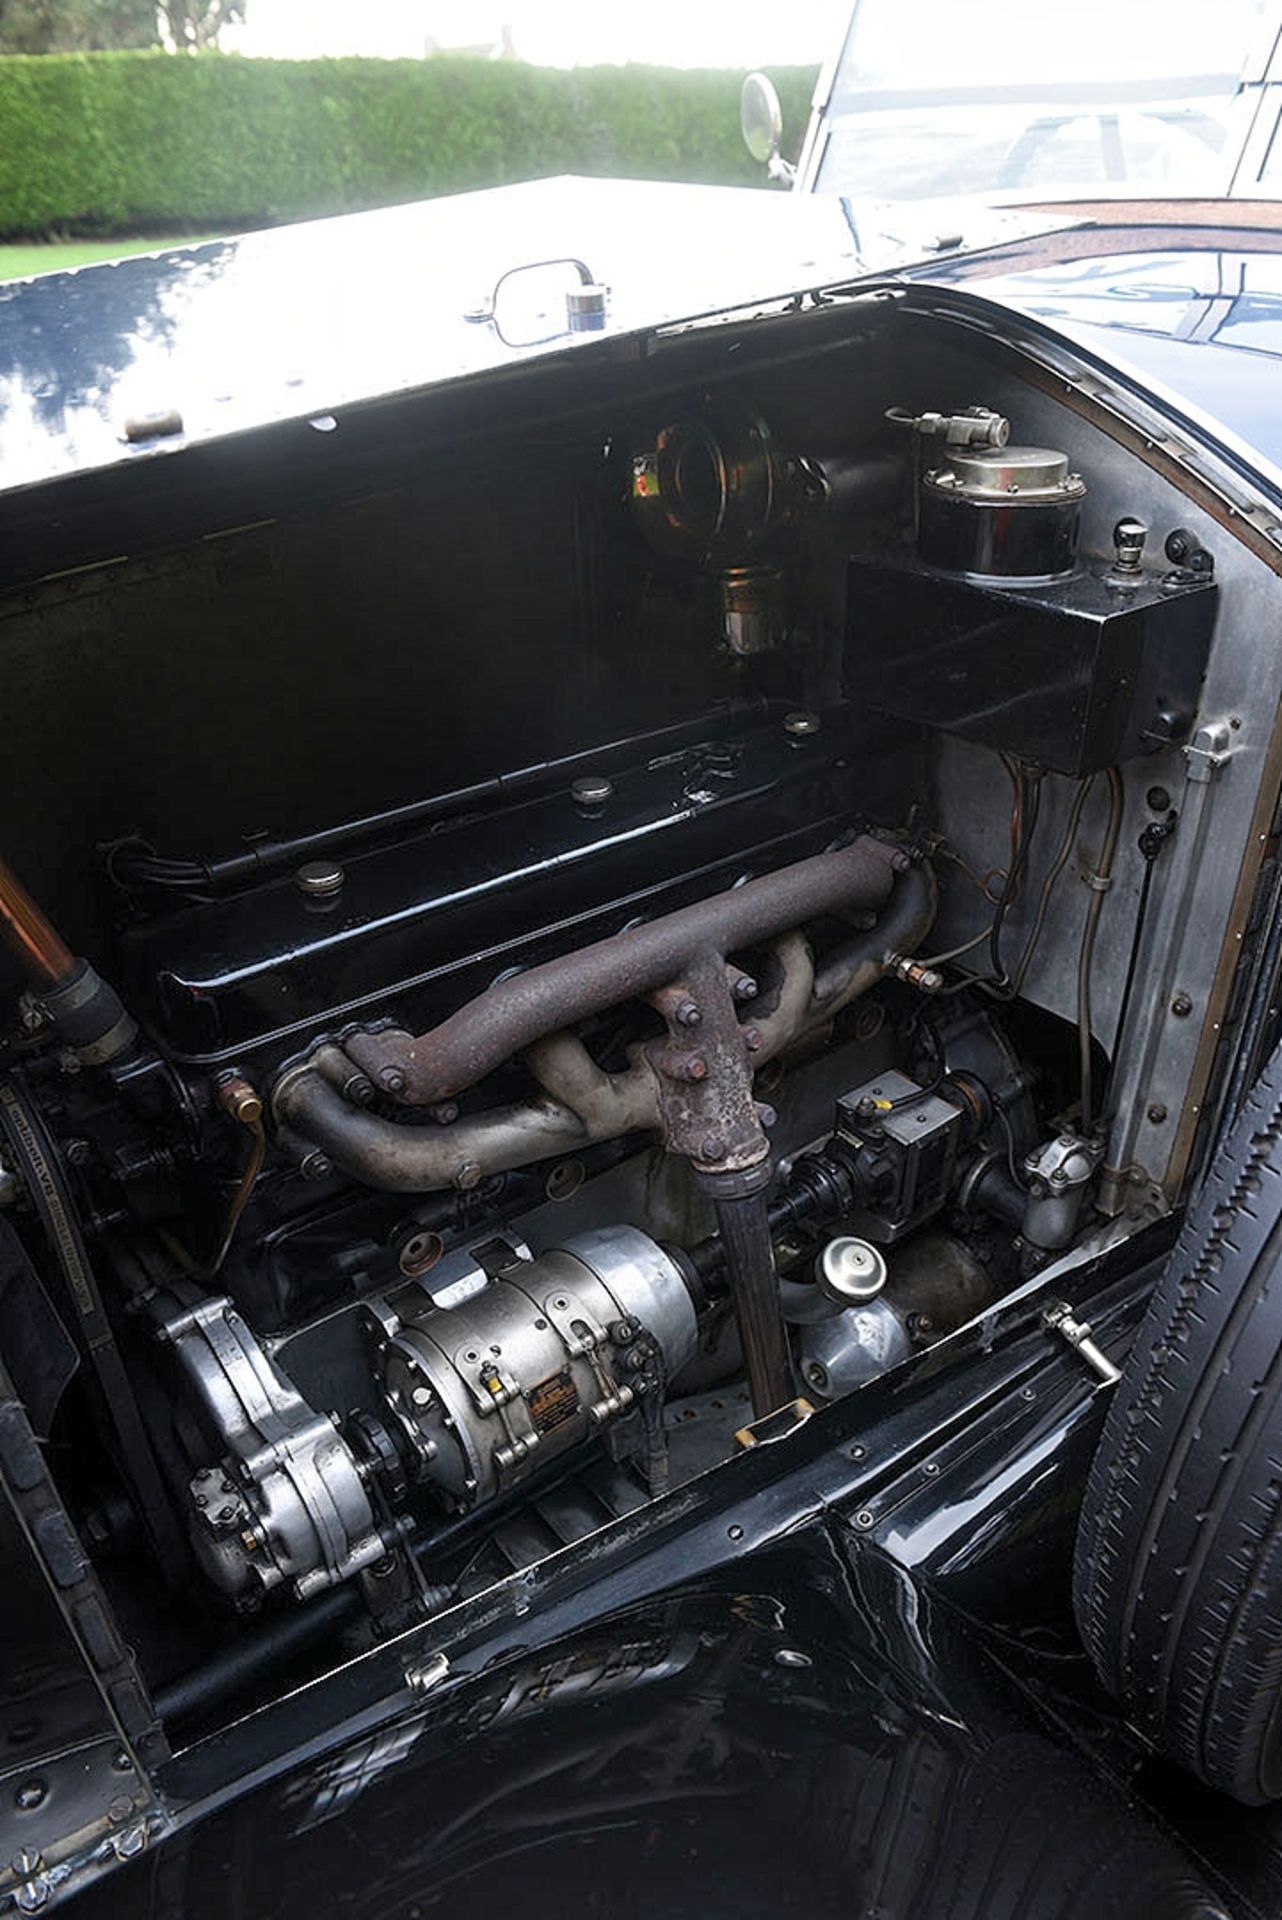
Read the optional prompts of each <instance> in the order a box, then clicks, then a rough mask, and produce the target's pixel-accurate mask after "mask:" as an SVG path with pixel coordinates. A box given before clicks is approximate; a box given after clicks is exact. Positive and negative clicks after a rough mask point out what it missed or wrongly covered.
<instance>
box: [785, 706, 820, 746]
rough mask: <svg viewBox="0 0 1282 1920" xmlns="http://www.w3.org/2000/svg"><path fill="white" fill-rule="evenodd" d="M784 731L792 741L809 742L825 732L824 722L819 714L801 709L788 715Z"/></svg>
mask: <svg viewBox="0 0 1282 1920" xmlns="http://www.w3.org/2000/svg"><path fill="white" fill-rule="evenodd" d="M783 730H784V732H785V733H786V734H787V736H788V738H789V739H790V740H809V739H812V738H813V737H814V735H815V734H817V733H822V731H823V721H822V720H821V719H820V718H819V715H818V714H817V713H811V712H810V711H809V710H808V709H807V708H804V707H799V708H798V709H797V711H796V712H795V713H786V714H785V715H784V718H783Z"/></svg>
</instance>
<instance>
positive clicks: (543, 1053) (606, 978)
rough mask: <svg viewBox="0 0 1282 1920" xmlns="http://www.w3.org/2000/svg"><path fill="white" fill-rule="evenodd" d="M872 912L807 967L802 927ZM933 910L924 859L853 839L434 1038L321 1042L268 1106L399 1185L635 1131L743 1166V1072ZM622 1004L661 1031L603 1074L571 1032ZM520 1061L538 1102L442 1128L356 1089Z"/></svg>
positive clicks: (469, 1174)
mask: <svg viewBox="0 0 1282 1920" xmlns="http://www.w3.org/2000/svg"><path fill="white" fill-rule="evenodd" d="M887 903H889V904H887ZM879 909H884V911H882V912H881V913H880V915H879V918H878V922H877V925H876V927H875V928H874V930H873V931H872V932H871V933H866V934H859V935H856V936H854V937H853V938H852V939H851V940H850V941H849V942H847V943H845V944H844V945H843V946H842V947H841V948H840V949H839V950H838V951H837V952H836V953H835V954H833V955H831V956H830V957H829V958H828V960H827V961H826V962H825V964H824V966H823V968H822V970H821V971H820V973H819V974H818V975H817V976H816V973H815V969H814V963H813V960H812V958H811V954H810V948H809V945H808V943H807V942H806V941H805V940H804V938H803V937H802V936H801V935H800V934H799V933H798V932H797V931H796V929H797V928H798V927H799V926H800V925H801V923H803V922H804V921H807V920H811V919H814V918H816V917H817V916H819V915H821V914H843V913H844V914H869V913H876V912H878V910H879ZM934 911H935V886H934V880H933V876H932V875H931V873H930V870H929V868H928V867H926V866H916V867H914V866H913V864H912V862H911V861H910V859H909V857H908V855H907V854H906V853H904V852H903V850H902V849H900V848H898V847H893V846H890V845H887V844H886V843H885V842H884V841H880V840H874V839H871V838H869V837H867V836H864V837H863V838H861V839H859V840H857V841H855V843H854V844H853V845H852V846H849V847H844V848H842V849H840V850H839V851H837V852H834V853H824V854H819V855H818V856H816V857H815V858H814V859H811V860H802V861H800V862H798V863H797V864H796V865H794V866H791V867H784V868H781V869H780V870H779V871H778V872H777V873H772V874H766V875H765V876H764V877H763V878H761V879H759V880H751V881H748V882H747V883H746V884H745V885H744V886H741V887H735V888H732V889H730V890H729V891H728V892H725V893H720V894H716V895H714V896H713V898H712V899H710V900H705V901H699V902H698V903H696V904H695V905H694V906H690V907H683V908H682V909H681V910H680V911H679V912H676V913H671V914H667V915H665V916H664V918H662V919H660V920H655V921H651V922H650V923H649V924H648V925H645V926H640V927H633V928H630V929H628V931H626V932H624V933H618V934H614V935H612V936H611V937H610V938H609V939H607V940H600V941H597V942H596V943H595V944H594V945H592V946H589V947H584V948H581V949H580V950H579V951H578V952H577V953H569V954H565V955H563V956H561V957H560V958H558V959H556V960H549V961H546V962H544V963H543V964H542V965H541V966H537V967H531V968H530V969H529V970H528V971H527V972H525V973H519V974H514V975H512V976H510V977H509V978H507V979H505V980H500V981H498V982H496V984H495V985H494V986H492V987H490V988H489V989H488V990H487V991H486V992H485V993H482V994H479V995H478V996H477V997H476V999H474V1000H470V1001H469V1002H468V1003H467V1005H466V1006H464V1007H461V1008H460V1009H459V1011H458V1012H457V1013H455V1014H452V1015H451V1016H450V1018H449V1019H448V1020H445V1021H443V1022H442V1023H441V1025H440V1026H438V1027H435V1028H433V1029H432V1031H431V1032H430V1033H425V1034H419V1035H417V1036H416V1035H413V1034H409V1033H405V1032H402V1031H399V1030H397V1029H384V1030H383V1031H381V1032H378V1033H352V1034H349V1035H348V1036H346V1038H345V1040H344V1042H343V1045H342V1047H341V1048H340V1047H338V1046H336V1045H334V1044H333V1043H332V1042H330V1043H325V1044H323V1045H321V1046H319V1047H317V1048H316V1049H314V1050H313V1052H312V1053H310V1054H309V1055H308V1056H307V1058H306V1059H304V1060H303V1061H301V1062H298V1063H296V1064H295V1065H293V1066H292V1067H289V1068H287V1069H286V1071H285V1072H284V1073H283V1074H282V1076H281V1077H280V1079H279V1080H278V1081H277V1083H276V1087H275V1090H274V1093H273V1097H272V1107H273V1112H274V1114H275V1118H276V1121H277V1123H278V1125H279V1126H280V1127H281V1128H282V1129H283V1130H284V1131H285V1132H286V1133H287V1135H291V1136H293V1137H294V1138H296V1139H301V1140H303V1141H306V1142H308V1143H309V1144H310V1145H312V1146H314V1147H318V1148H320V1149H321V1150H322V1151H323V1152H324V1153H325V1154H326V1155H327V1156H328V1158H329V1159H330V1160H331V1161H332V1162H333V1163H334V1165H335V1166H338V1167H341V1168H342V1169H343V1171H344V1172H346V1173H349V1174H351V1175H352V1176H353V1178H355V1179H357V1180H361V1181H363V1182H364V1183H365V1184H366V1185H369V1186H374V1187H383V1188H388V1189H390V1190H392V1191H397V1192H403V1193H425V1192H429V1191H432V1190H435V1189H439V1188H443V1187H461V1188H467V1187H472V1186H475V1185H476V1184H477V1182H478V1181H479V1180H481V1179H483V1178H484V1177H485V1176H486V1175H487V1174H492V1173H502V1172H506V1171H507V1170H508V1169H509V1168H512V1167H518V1166H525V1165H528V1164H529V1163H530V1162H531V1161H535V1160H543V1159H548V1158H551V1157H553V1156H554V1155H557V1154H563V1153H571V1152H574V1151H576V1150H577V1149H579V1148H582V1147H584V1146H587V1145H590V1144H591V1143H592V1142H593V1141H598V1140H609V1139H614V1138H617V1137H618V1136H619V1135H620V1134H623V1133H630V1132H634V1131H638V1130H654V1131H658V1132H660V1133H661V1134H662V1135H663V1137H664V1139H665V1141H666V1143H667V1144H668V1145H669V1146H670V1147H671V1148H672V1149H673V1150H674V1151H676V1152H680V1153H684V1154H686V1155H687V1156H688V1157H689V1158H690V1159H691V1160H692V1161H693V1162H694V1164H695V1166H696V1167H698V1168H701V1169H704V1170H707V1171H709V1172H713V1171H717V1172H724V1171H729V1170H734V1169H736V1168H742V1167H745V1166H749V1165H752V1164H754V1163H755V1162H756V1161H757V1160H759V1159H762V1158H763V1157H764V1155H765V1150H766V1143H765V1138H764V1135H763V1133H762V1130H761V1125H760V1120H759V1117H758V1115H757V1112H756V1107H755V1104H754V1102H753V1100H752V1075H753V1073H754V1072H755V1071H756V1070H757V1069H758V1068H760V1067H761V1066H763V1065H764V1064H765V1063H766V1061H768V1060H770V1059H773V1058H774V1057H775V1055H777V1054H778V1053H780V1052H782V1051H783V1049H784V1048H785V1047H787V1046H789V1045H791V1044H792V1043H793V1042H794V1041H795V1040H797V1039H799V1038H800V1037H801V1036H802V1035H803V1034H805V1033H807V1032H809V1031H810V1030H812V1029H813V1028H815V1027H818V1026H821V1025H823V1024H824V1023H825V1022H827V1021H828V1020H831V1019H832V1018H833V1016H834V1015H835V1014H837V1013H838V1012H840V1010H841V1008H842V1007H844V1006H846V1005H848V1004H849V1002H850V1001H852V1000H854V999H855V998H857V997H858V995H860V994H861V993H864V992H866V991H867V990H868V988H869V987H871V986H874V985H875V984H876V982H877V981H878V980H880V979H881V978H882V976H883V975H884V973H885V972H886V971H887V968H888V966H889V965H890V963H891V962H892V961H893V960H894V959H896V958H897V957H898V956H899V955H902V954H905V953H911V952H912V951H913V949H914V948H915V947H916V945H917V944H918V942H919V941H920V940H921V939H922V937H923V936H924V935H925V933H926V932H927V931H928V930H929V928H930V925H931V922H932V920H933V917H934ZM762 946H769V947H770V949H771V951H772V953H773V955H774V958H775V961H776V965H777V974H778V978H777V981H776V983H775V985H774V987H773V990H772V992H771V994H770V996H769V1004H766V1003H765V997H764V996H763V997H762V999H761V1001H760V1003H758V1001H757V993H756V987H755V984H754V983H753V982H752V981H750V980H748V979H747V978H746V976H744V975H743V974H742V973H740V971H739V969H738V968H736V967H734V966H733V965H732V964H731V963H730V961H729V959H728V957H727V956H729V955H731V954H734V953H737V952H744V951H746V950H747V949H748V948H752V947H762ZM630 999H647V1000H649V1001H650V1002H651V1004H652V1005H654V1006H656V1007H657V1008H658V1010H659V1011H660V1013H662V1015H663V1016H664V1020H665V1023H666V1026H667V1032H666V1034H665V1035H664V1036H663V1037H662V1038H660V1039H657V1040H651V1041H645V1042H642V1043H640V1044H639V1045H638V1046H637V1047H636V1048H634V1050H633V1054H632V1059H631V1064H630V1065H629V1067H628V1068H627V1069H626V1070H625V1071H623V1072H621V1073H606V1072H604V1071H603V1070H602V1069H601V1068H600V1067H598V1066H597V1064H596V1063H595V1061H594V1060H593V1059H592V1057H591V1055H590V1054H589V1053H588V1051H587V1048H586V1047H585V1046H584V1045H583V1043H582V1041H580V1040H579V1039H577V1038H576V1037H575V1036H574V1035H573V1034H572V1033H571V1032H569V1031H568V1029H569V1028H571V1027H572V1026H574V1025H576V1024H577V1023H578V1022H579V1021H582V1020H585V1019H587V1018H589V1017H590V1016H591V1015H593V1014H596V1013H602V1012H605V1011H606V1010H608V1009H609V1008H611V1007H614V1006H618V1005H619V1004H620V1003H622V1002H623V1001H625V1000H630ZM745 1008H746V1009H747V1010H748V1017H747V1018H746V1019H743V1020H741V1018H740V1011H741V1009H745ZM517 1056H523V1057H524V1060H525V1064H526V1066H527V1067H528V1069H529V1071H530V1072H531V1074H532V1075H533V1077H534V1079H535V1080H536V1081H537V1082H538V1084H539V1086H540V1088H541V1089H542V1096H541V1097H538V1098H535V1099H531V1100H527V1101H522V1102H520V1103H518V1104H515V1105H511V1106H506V1107H497V1108H491V1109H490V1110H488V1111H487V1112H485V1113H481V1114H470V1115H467V1116H465V1117H464V1118H462V1119H458V1120H454V1121H453V1122H451V1123H450V1124H447V1125H440V1124H438V1123H437V1122H435V1121H426V1120H425V1121H424V1122H422V1123H421V1124H417V1123H409V1122H404V1121H395V1120H388V1119H382V1118H380V1117H379V1116H377V1115H376V1114H374V1113H371V1112H368V1111H366V1110H365V1109H364V1107H363V1106H359V1105H354V1104H353V1103H352V1096H353V1095H354V1094H355V1095H357V1096H358V1097H359V1094H360V1093H361V1092H363V1093H364V1094H365V1096H366V1097H368V1085H369V1083H370V1082H372V1083H373V1084H374V1085H375V1086H376V1087H378V1088H380V1089H381V1091H382V1092H383V1093H384V1094H386V1095H387V1096H388V1097H389V1098H391V1099H393V1100H395V1101H397V1102H398V1103H399V1104H401V1105H403V1106H407V1107H409V1106H413V1107H431V1106H435V1105H439V1104H440V1103H442V1102H445V1101H449V1100H451V1099H452V1098H453V1097H454V1096H455V1095H457V1094H459V1093H462V1092H464V1091H465V1090H466V1089H467V1088H469V1087H472V1086H475V1085H476V1084H477V1082H478V1081H480V1080H482V1079H484V1078H485V1076H486V1075H487V1074H489V1073H491V1072H493V1071H494V1069H495V1068H496V1067H499V1066H501V1065H503V1064H504V1063H505V1062H507V1061H509V1060H511V1059H513V1058H515V1057H517Z"/></svg>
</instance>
